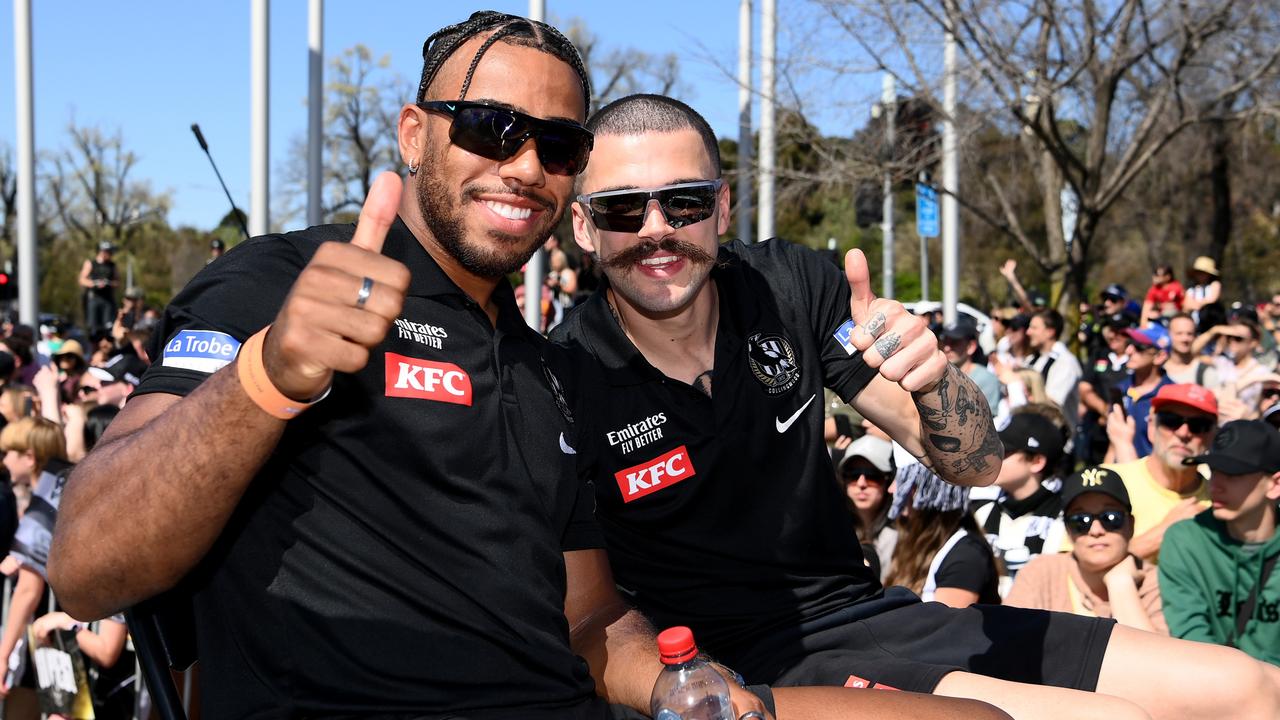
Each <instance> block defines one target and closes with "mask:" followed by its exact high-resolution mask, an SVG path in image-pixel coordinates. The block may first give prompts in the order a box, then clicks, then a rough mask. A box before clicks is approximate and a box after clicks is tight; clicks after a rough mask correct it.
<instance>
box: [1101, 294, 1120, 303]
mask: <svg viewBox="0 0 1280 720" xmlns="http://www.w3.org/2000/svg"><path fill="white" fill-rule="evenodd" d="M1102 300H1103V302H1120V301H1121V300H1124V298H1122V297H1120V296H1119V295H1103V296H1102Z"/></svg>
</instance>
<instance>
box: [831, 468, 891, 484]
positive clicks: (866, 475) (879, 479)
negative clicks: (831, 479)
mask: <svg viewBox="0 0 1280 720" xmlns="http://www.w3.org/2000/svg"><path fill="white" fill-rule="evenodd" d="M858 478H863V479H864V480H866V481H867V484H868V485H884V484H886V483H887V482H888V481H889V473H886V472H880V471H879V470H845V471H843V472H841V473H840V479H842V480H844V482H845V484H846V485H852V484H853V483H856V482H858Z"/></svg>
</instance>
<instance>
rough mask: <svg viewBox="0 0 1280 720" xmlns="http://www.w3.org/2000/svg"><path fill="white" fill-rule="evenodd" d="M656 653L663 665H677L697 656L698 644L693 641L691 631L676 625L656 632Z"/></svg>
mask: <svg viewBox="0 0 1280 720" xmlns="http://www.w3.org/2000/svg"><path fill="white" fill-rule="evenodd" d="M658 654H659V656H660V657H661V659H662V663H663V664H664V665H679V664H680V663H685V662H689V661H690V660H692V659H694V658H695V657H697V656H698V646H697V645H695V644H694V643H693V631H692V630H690V629H689V628H687V627H685V626H683V625H678V626H676V627H673V628H667V629H666V630H663V631H662V632H660V633H658Z"/></svg>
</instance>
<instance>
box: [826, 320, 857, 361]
mask: <svg viewBox="0 0 1280 720" xmlns="http://www.w3.org/2000/svg"><path fill="white" fill-rule="evenodd" d="M857 326H858V324H857V323H855V322H854V321H853V318H849V319H848V320H845V321H844V324H843V325H841V326H840V327H838V328H836V333H835V335H832V337H834V338H835V339H836V342H838V343H840V347H842V348H844V351H845V352H847V353H849V354H850V355H852V354H854V353H856V352H858V348H856V347H854V345H853V341H852V340H850V339H849V338H850V337H851V336H852V335H853V329H854V328H855V327H857Z"/></svg>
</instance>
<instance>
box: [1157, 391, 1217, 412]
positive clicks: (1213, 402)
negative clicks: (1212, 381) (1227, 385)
mask: <svg viewBox="0 0 1280 720" xmlns="http://www.w3.org/2000/svg"><path fill="white" fill-rule="evenodd" d="M1175 404H1176V405H1186V406H1187V407H1189V408H1193V409H1195V410H1199V411H1201V412H1207V413H1209V414H1210V415H1217V414H1218V398H1217V397H1216V396H1215V395H1214V394H1213V391H1212V390H1209V389H1208V388H1206V387H1204V386H1203V385H1196V384H1195V383H1182V384H1175V385H1165V386H1164V387H1162V388H1160V390H1159V391H1157V392H1156V396H1155V397H1154V398H1153V399H1152V400H1151V409H1152V410H1159V409H1160V408H1162V407H1164V406H1165V405H1175Z"/></svg>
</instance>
